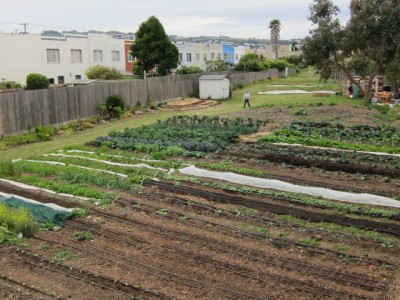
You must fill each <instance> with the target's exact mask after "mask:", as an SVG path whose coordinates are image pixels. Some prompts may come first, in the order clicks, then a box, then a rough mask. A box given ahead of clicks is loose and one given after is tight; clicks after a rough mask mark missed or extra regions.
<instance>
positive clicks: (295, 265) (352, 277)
mask: <svg viewBox="0 0 400 300" xmlns="http://www.w3.org/2000/svg"><path fill="white" fill-rule="evenodd" d="M94 213H95V214H97V215H99V216H102V217H104V218H109V219H113V220H116V221H118V222H124V223H126V224H130V225H132V226H135V227H137V228H140V229H142V230H146V231H150V232H153V233H155V234H157V235H162V236H165V237H167V238H168V239H169V240H171V239H177V240H182V241H186V242H190V243H194V244H199V245H202V246H206V247H208V248H211V249H217V250H219V251H223V252H228V253H231V254H233V255H238V256H241V257H245V258H247V259H249V260H251V261H254V260H255V261H261V262H263V263H265V264H266V265H270V266H277V267H279V268H283V269H288V270H292V271H296V272H299V273H301V274H306V275H309V274H311V275H315V276H317V277H324V278H326V279H329V280H331V281H336V282H341V283H345V284H349V285H355V286H360V287H362V288H364V289H366V290H382V289H384V288H385V284H384V283H381V282H380V279H376V278H370V277H366V276H364V275H361V274H352V273H347V272H342V271H337V270H335V269H331V268H324V267H320V266H317V265H315V266H310V264H308V263H303V262H299V261H295V260H293V259H285V258H282V257H277V256H273V255H268V254H266V253H264V252H258V251H254V250H249V249H243V248H239V247H235V246H233V245H224V244H222V243H221V242H219V241H216V240H213V239H209V238H204V237H199V236H195V235H193V234H191V235H187V234H185V233H183V232H175V231H172V230H168V229H166V228H164V227H156V226H153V225H149V224H142V223H140V222H138V221H137V220H130V219H126V218H124V217H120V216H116V215H112V214H108V213H105V212H100V211H96V210H95V211H94ZM332 274H335V276H332Z"/></svg>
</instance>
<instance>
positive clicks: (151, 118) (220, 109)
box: [1, 70, 363, 159]
mask: <svg viewBox="0 0 400 300" xmlns="http://www.w3.org/2000/svg"><path fill="white" fill-rule="evenodd" d="M270 83H272V84H293V83H303V84H304V83H310V84H319V81H318V77H317V76H315V75H313V74H312V70H308V71H307V72H305V73H301V74H300V75H296V76H293V77H290V78H287V79H280V80H273V81H272V82H269V81H268V82H267V81H264V82H261V83H257V84H252V85H247V86H246V90H249V92H250V93H251V94H252V99H251V105H252V108H255V107H261V106H265V105H280V104H285V105H287V104H298V103H302V104H305V105H309V104H318V103H321V102H322V103H323V104H324V105H329V104H331V103H336V104H340V105H357V106H358V105H362V103H363V101H362V100H352V101H351V102H350V101H349V100H348V99H347V98H345V97H340V96H332V97H324V98H319V97H313V95H311V94H306V95H258V94H257V92H259V91H262V90H263V89H264V87H265V86H266V85H267V84H270ZM330 84H331V86H332V87H334V86H335V84H333V83H330ZM244 91H245V90H244V89H237V90H234V91H233V93H232V98H231V99H229V100H224V101H222V102H221V104H220V105H217V106H213V107H210V108H207V109H202V110H200V111H199V110H192V111H185V114H186V115H189V116H193V115H199V114H201V115H209V116H227V115H229V114H232V113H235V112H239V111H240V112H241V111H243V93H244ZM180 114H182V112H180V111H175V112H174V111H164V110H160V109H159V110H157V111H154V112H152V113H144V114H141V115H133V116H131V117H128V118H125V119H120V120H113V121H111V122H108V123H106V124H98V125H96V126H95V127H94V128H91V129H87V130H83V131H77V132H75V133H73V134H71V135H60V136H54V137H53V139H52V140H51V141H46V142H38V143H34V144H28V145H20V146H18V147H17V148H15V147H12V148H9V149H6V150H4V151H1V156H2V158H4V159H14V158H28V157H32V156H36V155H39V154H42V153H48V152H53V151H55V150H58V149H62V148H64V147H68V146H72V145H83V144H84V143H85V142H86V141H90V140H93V139H95V138H96V137H98V136H104V135H107V134H108V133H109V132H110V131H122V130H123V129H125V128H127V127H129V128H132V127H138V126H141V125H148V124H152V123H154V122H156V121H157V120H166V119H167V118H170V117H172V116H174V115H180Z"/></svg>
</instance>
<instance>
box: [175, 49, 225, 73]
mask: <svg viewBox="0 0 400 300" xmlns="http://www.w3.org/2000/svg"><path fill="white" fill-rule="evenodd" d="M175 46H176V47H177V48H178V51H179V64H180V65H181V66H187V67H198V68H200V69H202V70H204V69H205V67H206V62H207V61H208V60H213V59H216V58H215V56H216V55H217V57H220V56H221V52H222V51H221V50H220V47H219V48H216V47H214V46H213V45H209V44H200V43H187V42H184V43H176V44H175ZM212 51H215V52H212ZM213 57H214V58H213Z"/></svg>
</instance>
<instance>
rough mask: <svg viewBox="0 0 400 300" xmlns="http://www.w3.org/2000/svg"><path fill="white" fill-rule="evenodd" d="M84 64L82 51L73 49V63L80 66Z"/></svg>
mask: <svg viewBox="0 0 400 300" xmlns="http://www.w3.org/2000/svg"><path fill="white" fill-rule="evenodd" d="M81 62H82V50H80V49H71V63H73V64H79V63H81Z"/></svg>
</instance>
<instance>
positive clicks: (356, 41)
mask: <svg viewBox="0 0 400 300" xmlns="http://www.w3.org/2000/svg"><path fill="white" fill-rule="evenodd" d="M310 12H311V15H310V18H309V19H310V21H311V22H312V23H313V25H314V28H313V29H312V30H311V31H310V36H308V37H307V38H306V39H305V47H304V51H305V57H306V59H307V60H308V62H309V63H313V64H315V66H316V67H317V69H318V70H319V72H320V75H321V78H322V79H327V78H329V77H330V76H331V74H332V70H333V69H337V68H339V69H340V70H342V71H343V72H344V73H345V74H346V75H347V76H348V78H349V79H350V80H351V81H352V82H353V83H354V84H355V85H357V86H358V87H359V88H360V91H361V92H362V93H363V95H364V99H366V100H369V99H370V98H371V96H372V81H373V80H374V78H375V76H376V75H378V74H379V73H380V72H381V71H382V69H383V68H384V67H385V66H386V65H390V64H391V63H392V61H393V60H394V59H395V57H396V55H395V54H396V53H397V52H398V51H399V42H400V31H399V26H400V18H399V15H400V3H399V0H352V1H351V2H350V13H351V14H350V20H349V21H348V22H347V24H346V25H345V26H342V25H341V24H340V21H339V20H338V18H337V17H336V16H337V14H338V13H339V9H338V7H337V6H335V5H334V4H333V2H332V1H331V0H314V1H313V3H312V4H311V5H310ZM355 74H356V75H363V76H369V82H368V84H367V85H366V86H360V84H359V83H358V82H356V81H355V80H354V75H355Z"/></svg>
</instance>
